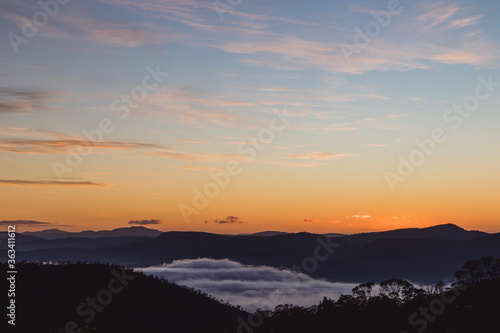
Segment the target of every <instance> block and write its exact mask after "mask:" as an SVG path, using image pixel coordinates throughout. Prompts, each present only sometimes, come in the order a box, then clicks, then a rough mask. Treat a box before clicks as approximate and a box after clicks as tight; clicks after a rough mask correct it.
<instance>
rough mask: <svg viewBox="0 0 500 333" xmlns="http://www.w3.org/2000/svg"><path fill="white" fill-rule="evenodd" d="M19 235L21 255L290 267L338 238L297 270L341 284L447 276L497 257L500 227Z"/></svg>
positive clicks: (434, 279)
mask: <svg viewBox="0 0 500 333" xmlns="http://www.w3.org/2000/svg"><path fill="white" fill-rule="evenodd" d="M271 233H272V232H271ZM263 234H264V235H267V236H263ZM18 236H19V238H18V243H17V251H18V252H17V253H18V258H19V259H20V260H30V261H57V260H60V261H67V260H72V261H78V260H80V261H100V262H110V263H116V264H121V265H127V266H129V267H136V266H142V267H144V266H148V265H158V264H162V263H169V262H172V261H173V260H182V259H196V258H203V257H206V258H213V259H225V258H227V259H230V260H233V261H237V262H240V263H243V264H249V265H269V266H273V267H277V268H289V269H290V268H292V267H302V266H301V265H303V263H304V262H305V260H310V259H311V258H314V256H315V254H316V253H318V252H317V251H318V246H320V244H328V243H330V244H331V243H335V244H337V245H338V247H337V248H335V249H334V250H333V251H331V253H330V255H329V256H327V257H325V259H322V260H321V261H318V262H317V264H318V265H317V267H316V268H315V269H313V270H310V271H308V270H305V269H304V267H302V268H301V270H302V272H306V273H308V274H310V275H312V276H315V277H320V278H327V279H330V280H334V281H344V282H366V281H370V280H373V281H380V280H383V279H388V278H392V277H400V278H406V279H409V280H411V281H414V282H430V283H435V282H437V281H439V280H440V279H446V278H448V277H449V276H452V275H453V274H454V273H455V272H456V271H457V270H458V269H460V267H461V265H462V264H463V263H464V262H466V261H467V260H470V259H474V258H482V257H486V256H494V257H500V233H498V234H488V233H485V232H480V231H467V230H464V229H462V228H460V227H458V226H456V225H452V224H444V225H438V226H433V227H429V228H422V229H416V228H415V229H398V230H391V231H384V232H372V233H362V234H355V235H344V236H337V237H328V236H325V235H318V234H311V233H306V232H302V233H284V234H281V233H278V234H275V235H273V234H270V233H268V232H264V233H257V235H239V236H235V235H219V234H211V233H205V232H191V231H184V232H179V231H170V232H165V233H160V234H159V235H158V236H157V237H153V238H152V237H144V238H140V237H129V238H126V237H108V238H82V237H79V238H71V239H68V238H66V239H54V240H44V239H41V238H39V237H34V236H29V235H28V236H25V235H24V234H19V235H18ZM320 250H321V248H320ZM320 253H321V255H323V254H324V253H325V252H324V250H321V252H320ZM308 258H309V259H308Z"/></svg>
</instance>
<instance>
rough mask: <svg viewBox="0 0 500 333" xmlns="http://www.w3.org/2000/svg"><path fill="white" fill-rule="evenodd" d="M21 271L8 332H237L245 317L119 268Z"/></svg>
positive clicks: (56, 267) (28, 268)
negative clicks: (11, 324) (12, 323)
mask: <svg viewBox="0 0 500 333" xmlns="http://www.w3.org/2000/svg"><path fill="white" fill-rule="evenodd" d="M17 266H18V267H17V271H18V273H17V278H16V283H15V285H16V286H15V294H16V295H15V296H16V297H15V301H16V321H15V324H16V325H15V327H12V326H11V327H10V330H8V332H45V333H48V332H54V333H55V332H75V333H78V332H81V333H85V332H109V333H115V332H116V333H118V332H134V333H135V332H144V333H147V332H172V333H173V332H225V331H228V332H236V327H237V325H238V322H237V320H236V319H237V318H238V316H240V315H241V316H244V315H245V313H244V312H243V311H240V310H239V309H238V308H236V307H233V306H230V305H227V304H222V303H220V302H218V301H217V300H215V299H213V298H211V297H209V296H207V295H205V294H202V293H200V292H198V291H194V290H192V289H189V288H185V287H180V286H177V285H174V284H171V283H168V282H166V281H165V280H160V279H157V278H153V277H152V276H146V275H144V274H142V273H135V272H132V271H130V270H126V271H125V270H123V269H122V268H121V267H118V266H109V265H104V264H71V265H39V264H18V265H17ZM0 267H1V269H2V270H3V271H4V272H6V271H7V267H6V265H5V264H1V265H0ZM4 281H5V280H4ZM3 284H4V285H5V282H4V283H3ZM6 287H7V286H6ZM4 290H8V288H5V289H4ZM5 296H6V295H5ZM6 301H7V297H3V301H2V305H3V306H2V308H3V309H6V307H7V304H6ZM4 311H5V310H4ZM3 316H4V317H5V314H4V315H3ZM245 317H246V316H245ZM7 319H8V318H7ZM5 322H6V319H3V323H2V325H5ZM79 329H81V331H79ZM4 331H5V330H2V332H4Z"/></svg>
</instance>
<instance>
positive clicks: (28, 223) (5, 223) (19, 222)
mask: <svg viewBox="0 0 500 333" xmlns="http://www.w3.org/2000/svg"><path fill="white" fill-rule="evenodd" d="M9 225H16V226H17V225H22V226H27V227H39V226H42V227H43V226H58V227H65V226H66V225H64V224H56V223H54V222H40V221H31V220H13V221H0V226H9Z"/></svg>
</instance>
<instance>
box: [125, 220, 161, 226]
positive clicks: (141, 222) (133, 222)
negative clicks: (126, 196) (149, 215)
mask: <svg viewBox="0 0 500 333" xmlns="http://www.w3.org/2000/svg"><path fill="white" fill-rule="evenodd" d="M128 224H132V225H151V224H161V221H160V220H155V219H151V220H131V221H128Z"/></svg>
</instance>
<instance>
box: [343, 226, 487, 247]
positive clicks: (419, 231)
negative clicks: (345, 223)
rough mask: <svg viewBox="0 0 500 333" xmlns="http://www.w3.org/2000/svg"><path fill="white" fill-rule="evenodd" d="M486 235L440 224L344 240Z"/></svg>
mask: <svg viewBox="0 0 500 333" xmlns="http://www.w3.org/2000/svg"><path fill="white" fill-rule="evenodd" d="M486 235H488V234H487V233H485V232H482V231H475V230H474V231H467V230H465V229H462V228H460V227H459V226H456V225H454V224H441V225H437V226H433V227H428V228H408V229H396V230H390V231H382V232H371V233H361V234H354V235H348V236H344V237H345V240H346V241H348V242H351V243H353V244H356V245H361V246H362V245H366V244H368V243H369V242H371V241H374V240H376V239H441V240H459V239H474V238H478V237H481V236H486Z"/></svg>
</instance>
